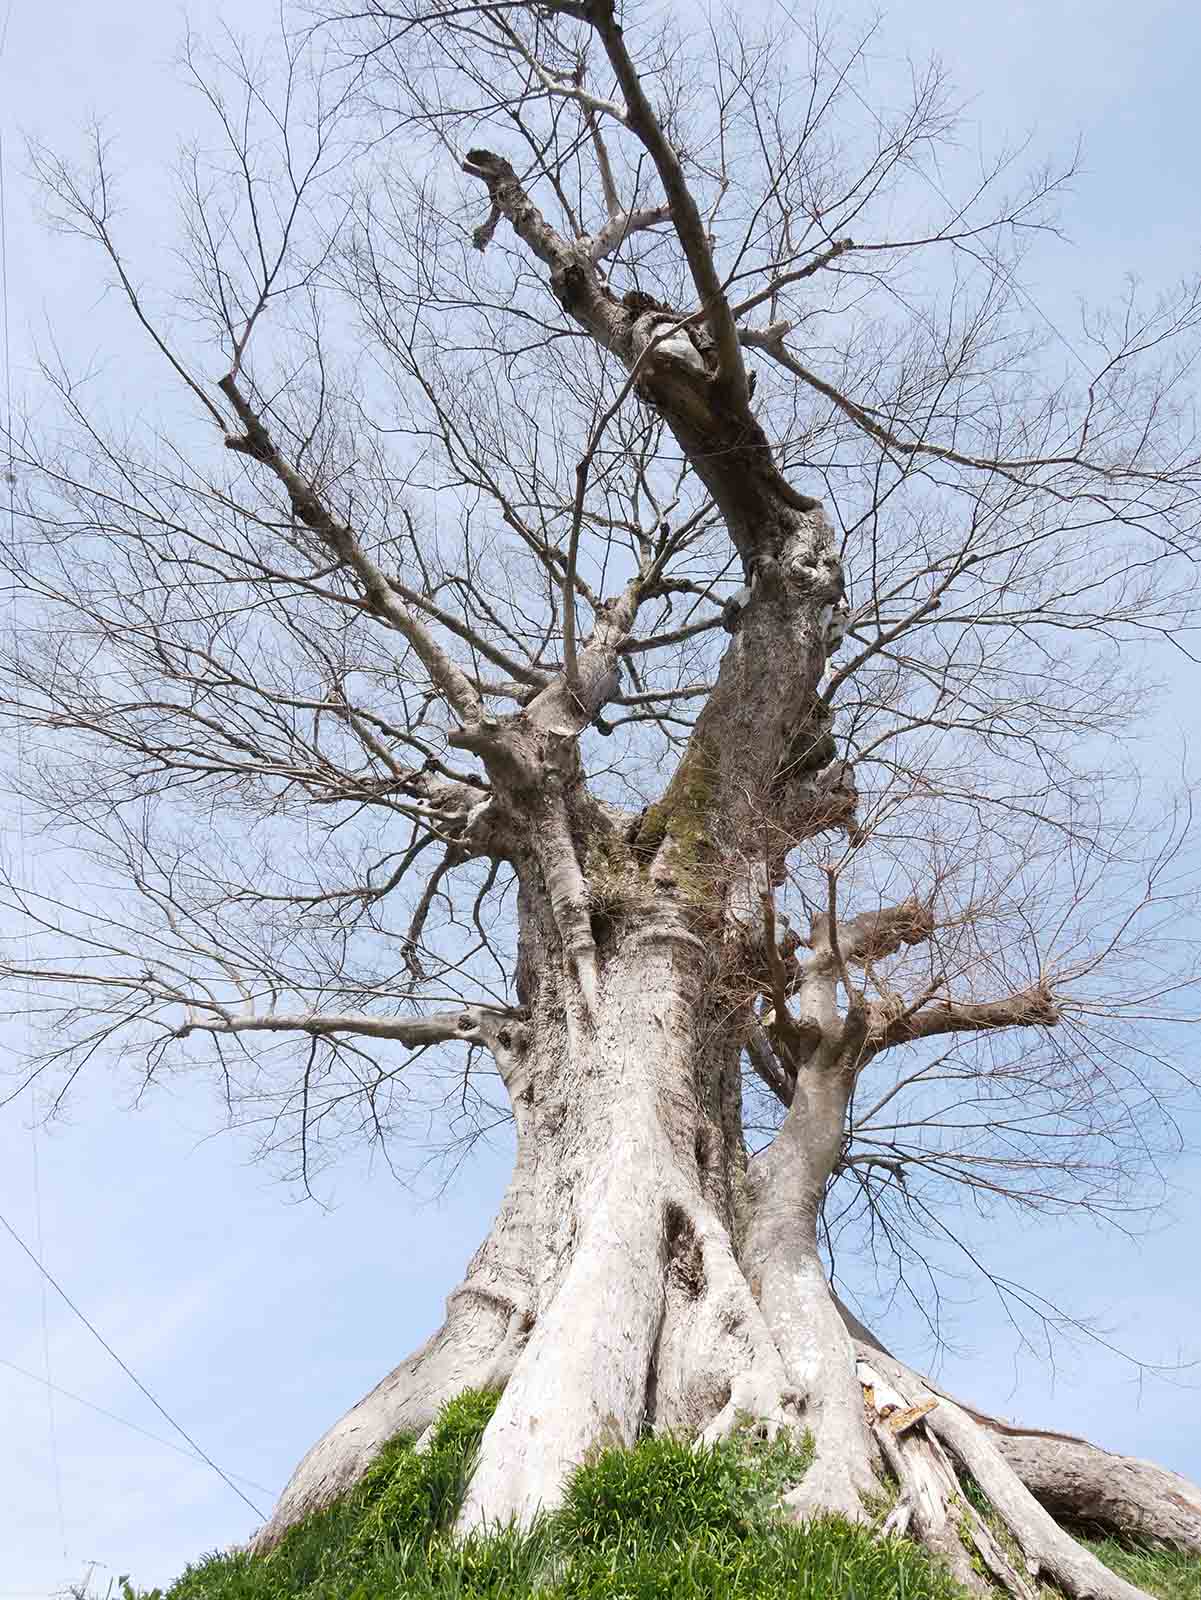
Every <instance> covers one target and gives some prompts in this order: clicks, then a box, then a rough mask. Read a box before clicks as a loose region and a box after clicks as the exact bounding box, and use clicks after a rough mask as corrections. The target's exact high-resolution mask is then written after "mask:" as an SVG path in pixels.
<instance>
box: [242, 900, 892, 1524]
mask: <svg viewBox="0 0 1201 1600" xmlns="http://www.w3.org/2000/svg"><path fill="white" fill-rule="evenodd" d="M602 954H603V958H604V959H603V962H602V977H601V982H600V989H599V996H598V1003H597V1006H596V1010H595V1014H594V1016H593V1017H592V1018H591V1020H589V1019H587V1018H585V1017H584V1015H583V1011H582V1007H578V1008H577V1007H576V1006H574V1005H573V1004H572V1003H570V1001H569V1002H568V1003H567V1004H566V1005H565V1006H564V1005H563V1004H562V1002H561V1001H560V1000H559V995H558V990H557V988H556V987H555V986H553V985H550V986H548V988H547V989H545V990H543V989H540V988H539V987H538V983H539V982H543V983H544V982H545V978H546V976H547V974H546V973H545V972H543V974H541V975H540V976H539V980H537V981H535V982H534V988H533V992H532V994H531V998H532V1001H533V1010H534V1014H535V1018H538V1019H540V1020H541V1021H542V1022H543V1023H544V1024H545V1021H546V1009H547V1006H548V1005H550V1004H555V1005H558V1006H559V1007H560V1009H559V1011H558V1026H557V1028H556V1029H555V1030H553V1031H554V1034H555V1047H554V1048H549V1049H548V1048H546V1045H545V1039H546V1036H547V1032H548V1030H547V1028H546V1027H545V1026H541V1027H535V1024H534V1022H533V1021H532V1022H531V1024H530V1025H529V1027H528V1028H527V1030H526V1032H527V1033H528V1035H529V1038H528V1042H527V1041H525V1040H518V1041H516V1045H515V1049H514V1058H515V1059H514V1063H511V1064H510V1067H509V1070H508V1071H507V1073H506V1077H507V1081H508V1084H509V1087H510V1091H511V1092H512V1093H513V1095H514V1105H515V1109H516V1110H517V1112H518V1158H517V1166H516V1169H515V1172H514V1176H513V1180H512V1182H511V1184H510V1186H509V1189H508V1192H507V1193H506V1196H505V1199H504V1203H503V1205H502V1207H501V1211H500V1214H499V1215H498V1217H497V1220H496V1223H495V1224H494V1226H493V1230H492V1232H491V1234H490V1236H489V1238H488V1240H487V1241H486V1242H485V1244H484V1245H483V1246H482V1247H481V1249H480V1250H479V1251H478V1252H477V1254H476V1256H475V1257H474V1258H473V1261H472V1263H471V1266H470V1267H469V1269H468V1273H467V1276H466V1278H465V1279H464V1282H463V1284H462V1285H461V1287H460V1288H459V1289H458V1290H456V1291H455V1293H454V1294H453V1295H452V1296H451V1297H450V1300H449V1302H448V1306H447V1317H446V1321H445V1323H444V1324H443V1326H442V1328H441V1329H440V1330H439V1331H438V1332H437V1333H436V1334H435V1335H434V1336H433V1338H432V1339H431V1340H429V1341H428V1342H427V1343H426V1344H425V1345H423V1346H422V1348H421V1349H420V1350H419V1351H417V1352H416V1353H415V1354H414V1355H413V1356H411V1357H410V1358H409V1359H408V1360H407V1361H405V1362H403V1363H402V1364H401V1366H399V1367H398V1368H397V1369H396V1370H395V1372H393V1373H392V1374H390V1375H389V1377H387V1378H386V1379H385V1380H384V1381H383V1382H382V1383H381V1384H379V1385H378V1386H377V1387H376V1388H375V1389H374V1390H373V1391H372V1392H371V1393H370V1394H369V1395H367V1396H366V1397H365V1398H364V1399H363V1400H362V1401H360V1402H359V1404H358V1405H357V1406H355V1407H354V1408H353V1409H352V1410H351V1411H350V1412H349V1413H347V1415H346V1416H345V1417H343V1418H342V1420H341V1421H340V1422H338V1423H337V1424H336V1425H335V1426H334V1428H332V1429H331V1430H330V1432H329V1433H328V1434H327V1435H326V1436H325V1437H324V1438H323V1439H322V1440H321V1441H320V1442H319V1443H318V1444H317V1445H315V1446H314V1448H313V1449H312V1450H311V1451H310V1452H309V1453H308V1455H307V1456H306V1457H305V1459H304V1460H303V1461H302V1462H301V1464H300V1466H299V1467H298V1468H297V1470H296V1472H295V1474H294V1475H293V1478H292V1480H291V1482H290V1483H289V1484H288V1486H287V1488H286V1489H285V1491H284V1494H283V1496H282V1497H281V1499H280V1503H279V1505H278V1507H277V1508H276V1511H275V1514H274V1515H273V1517H272V1519H271V1522H270V1523H269V1524H268V1525H267V1527H266V1528H265V1529H264V1530H263V1532H262V1533H261V1534H260V1535H259V1537H258V1540H257V1544H258V1545H259V1547H260V1548H261V1547H264V1546H265V1545H268V1544H270V1543H271V1542H273V1541H274V1539H276V1538H277V1537H278V1536H279V1534H280V1533H281V1532H282V1531H283V1530H284V1529H285V1528H286V1527H287V1526H288V1525H290V1523H292V1522H293V1521H295V1520H296V1519H297V1518H298V1517H300V1516H302V1515H304V1514H305V1513H306V1512H307V1511H309V1510H311V1509H313V1508H314V1507H315V1506H317V1505H320V1504H322V1503H324V1502H326V1501H328V1500H329V1499H330V1498H332V1497H333V1496H334V1495H336V1494H338V1493H339V1492H341V1491H343V1490H344V1489H345V1488H346V1487H348V1486H349V1485H350V1484H351V1483H352V1482H353V1481H354V1480H355V1479H356V1478H357V1477H358V1476H359V1475H360V1474H361V1473H362V1472H363V1471H364V1470H365V1468H366V1467H367V1465H368V1464H369V1463H370V1460H371V1458H372V1457H373V1456H374V1454H375V1453H377V1451H378V1450H379V1448H380V1446H381V1445H382V1444H383V1442H384V1441H385V1439H387V1438H388V1437H390V1436H391V1435H392V1434H394V1433H396V1432H398V1431H401V1430H405V1431H408V1432H417V1433H419V1432H420V1431H421V1430H422V1429H423V1428H424V1427H425V1426H426V1425H427V1424H428V1422H429V1421H430V1419H431V1417H432V1415H433V1413H434V1412H435V1410H436V1409H437V1407H438V1405H439V1404H440V1403H441V1402H442V1401H443V1400H444V1399H445V1398H447V1396H448V1395H449V1394H451V1393H454V1392H457V1391H458V1390H461V1389H463V1388H465V1387H468V1386H471V1385H479V1384H483V1383H488V1382H498V1381H499V1382H503V1383H504V1384H505V1391H504V1395H503V1397H502V1400H501V1403H500V1405H499V1406H498V1408H497V1412H496V1415H495V1417H494V1419H493V1421H492V1423H491V1425H490V1426H489V1428H488V1430H487V1432H486V1434H485V1436H484V1440H483V1444H482V1447H481V1452H480V1457H479V1462H478V1465H477V1469H476V1472H475V1475H474V1478H473V1480H472V1483H471V1486H470V1489H469V1492H468V1496H467V1500H466V1502H465V1504H464V1507H463V1512H462V1525H463V1526H464V1527H468V1526H473V1525H477V1524H481V1523H491V1522H494V1521H497V1520H499V1521H507V1520H509V1519H510V1518H514V1517H515V1518H517V1519H518V1520H521V1521H528V1520H529V1519H530V1518H531V1517H532V1516H533V1515H534V1513H535V1512H536V1511H537V1509H538V1508H539V1507H548V1506H552V1505H554V1503H555V1502H556V1500H557V1498H558V1496H559V1494H560V1492H561V1488H562V1484H563V1481H564V1479H565V1477H566V1475H567V1473H568V1472H569V1471H570V1469H571V1468H572V1467H573V1466H574V1465H575V1464H576V1463H578V1462H579V1461H581V1460H582V1459H583V1458H584V1457H585V1455H586V1454H587V1453H588V1451H589V1450H590V1449H592V1448H593V1447H595V1446H597V1445H601V1444H605V1443H621V1444H627V1445H628V1444H632V1443H633V1442H634V1441H635V1440H636V1438H637V1437H638V1436H639V1433H640V1432H641V1431H642V1430H644V1429H646V1428H670V1429H673V1430H680V1431H683V1430H687V1431H688V1432H690V1433H693V1434H702V1433H703V1434H705V1435H706V1436H708V1437H710V1438H716V1437H719V1436H721V1435H723V1434H725V1433H728V1432H730V1431H732V1430H733V1429H734V1428H735V1427H736V1426H737V1425H738V1424H739V1423H740V1422H741V1421H743V1420H745V1419H748V1418H749V1419H751V1420H752V1421H753V1422H755V1423H757V1424H760V1425H763V1426H766V1427H769V1428H777V1427H780V1426H792V1427H797V1426H801V1425H804V1426H814V1427H815V1431H818V1432H819V1433H820V1434H821V1436H822V1437H823V1438H825V1437H827V1436H828V1437H829V1439H830V1441H831V1449H830V1451H829V1455H830V1459H831V1460H834V1459H836V1458H837V1450H836V1449H835V1440H836V1439H837V1441H838V1442H839V1445H838V1447H839V1448H841V1447H842V1445H843V1444H845V1443H846V1441H847V1440H852V1441H853V1443H854V1449H855V1452H856V1457H857V1461H858V1466H857V1469H855V1470H854V1471H853V1473H852V1474H851V1475H850V1476H848V1475H847V1474H846V1473H843V1474H841V1475H840V1476H839V1485H838V1496H837V1504H838V1506H839V1508H840V1509H844V1510H848V1511H851V1512H852V1513H854V1512H856V1511H857V1510H858V1506H857V1504H851V1503H850V1502H848V1501H847V1498H846V1493H845V1487H846V1483H847V1482H850V1481H853V1482H854V1483H855V1484H856V1485H857V1486H859V1487H862V1488H864V1489H866V1488H870V1487H871V1486H872V1484H873V1482H874V1480H873V1478H872V1476H871V1470H870V1457H871V1446H870V1441H869V1440H868V1438H867V1435H866V1430H865V1429H864V1427H863V1423H862V1404H861V1402H860V1401H859V1400H858V1389H857V1385H856V1383H855V1377H854V1356H853V1351H852V1347H851V1344H850V1341H849V1339H848V1338H847V1337H846V1335H845V1332H843V1330H842V1325H841V1322H840V1321H839V1320H838V1315H837V1311H836V1310H835V1307H834V1304H833V1301H832V1300H831V1298H830V1294H829V1290H828V1288H827V1285H826V1281H825V1277H824V1274H823V1273H822V1272H821V1269H820V1263H819V1262H818V1260H817V1256H816V1247H815V1241H814V1240H813V1239H812V1237H811V1238H810V1241H809V1246H807V1248H806V1250H805V1251H804V1252H802V1253H801V1255H800V1256H798V1257H795V1258H794V1256H793V1254H792V1252H791V1250H790V1247H789V1245H788V1241H787V1239H786V1237H785V1235H784V1234H783V1233H780V1234H779V1235H778V1237H774V1238H772V1239H768V1238H767V1237H766V1236H765V1235H764V1234H763V1231H762V1230H761V1229H760V1230H759V1233H758V1235H757V1237H758V1238H759V1239H760V1244H759V1246H758V1247H757V1248H758V1252H759V1253H758V1258H757V1261H758V1266H757V1271H758V1276H757V1277H755V1276H748V1273H747V1271H746V1268H745V1263H744V1260H743V1259H742V1255H741V1253H740V1250H739V1244H738V1233H739V1223H738V1220H737V1218H738V1213H739V1211H740V1208H741V1209H743V1210H745V1207H746V1205H747V1204H748V1198H747V1196H748V1190H749V1194H750V1203H752V1204H753V1198H754V1185H750V1186H748V1185H747V1184H746V1183H745V1182H744V1180H743V1177H742V1174H741V1172H740V1170H739V1167H740V1163H739V1161H738V1160H737V1159H736V1158H735V1156H734V1154H733V1152H734V1151H735V1150H736V1149H738V1150H740V1131H739V1129H738V1125H737V1119H736V1115H735V1113H734V1110H733V1109H732V1107H731V1105H730V1103H729V1102H730V1099H731V1096H732V1095H733V1094H734V1093H735V1085H736V1081H737V1080H736V1069H737V1054H736V1046H732V1045H731V1042H730V1039H731V1021H730V1017H729V1015H728V1011H729V1008H728V1006H727V1005H725V1004H724V1003H714V996H713V994H712V993H711V992H710V987H709V985H708V984H707V981H706V980H707V978H709V977H711V967H712V961H711V957H710V955H709V953H708V952H707V950H706V948H705V945H704V944H703V942H702V941H701V939H700V938H699V937H698V936H697V935H696V934H695V933H693V932H692V931H690V930H689V929H688V928H687V927H686V926H685V925H684V923H683V922H682V920H680V919H679V918H677V917H658V916H655V915H647V916H644V917H642V918H640V919H636V920H634V921H633V922H632V924H631V925H630V926H628V927H626V928H624V929H622V930H621V931H620V932H619V933H617V934H615V935H614V937H613V943H612V948H609V949H605V950H603V952H602ZM723 1012H725V1013H726V1014H725V1015H724V1016H723ZM577 1013H578V1014H577ZM517 1046H523V1047H524V1048H522V1049H518V1048H517ZM823 1181H824V1180H823ZM760 1187H762V1184H760ZM750 1226H751V1228H752V1230H753V1229H754V1222H753V1218H752V1219H751V1222H750ZM777 1255H780V1256H781V1259H780V1260H779V1261H777ZM765 1283H766V1284H767V1285H768V1288H767V1290H766V1291H765V1290H764V1284H765ZM760 1299H762V1300H763V1302H764V1303H763V1305H761V1304H760V1303H759V1302H760ZM832 1331H833V1332H834V1333H836V1334H839V1335H840V1343H839V1344H838V1345H837V1348H835V1349H833V1350H831V1349H830V1348H829V1343H830V1335H831V1332H832ZM852 1394H853V1395H854V1396H855V1402H856V1405H857V1406H858V1425H857V1428H856V1427H850V1426H848V1413H849V1407H848V1397H849V1396H851V1395H852ZM806 1400H808V1405H806V1404H805V1402H806ZM836 1419H839V1420H837V1422H836ZM834 1503H835V1502H834V1499H833V1498H832V1499H831V1504H834Z"/></svg>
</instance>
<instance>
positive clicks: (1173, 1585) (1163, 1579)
mask: <svg viewBox="0 0 1201 1600" xmlns="http://www.w3.org/2000/svg"><path fill="white" fill-rule="evenodd" d="M1080 1543H1081V1544H1083V1545H1086V1546H1087V1547H1088V1549H1090V1550H1091V1551H1092V1553H1093V1554H1094V1555H1095V1556H1096V1557H1097V1558H1098V1560H1100V1561H1104V1563H1105V1565H1106V1566H1107V1567H1109V1568H1110V1570H1111V1571H1113V1572H1116V1573H1117V1575H1118V1577H1119V1578H1125V1579H1126V1582H1127V1583H1133V1584H1134V1585H1135V1586H1136V1587H1137V1588H1139V1589H1145V1590H1146V1591H1147V1593H1148V1594H1153V1595H1157V1596H1158V1597H1159V1600H1201V1557H1198V1556H1186V1555H1183V1554H1182V1553H1181V1552H1180V1551H1178V1550H1155V1549H1150V1548H1148V1547H1147V1546H1139V1545H1126V1544H1120V1543H1119V1542H1118V1541H1117V1540H1116V1539H1090V1538H1088V1537H1084V1538H1081V1540H1080Z"/></svg>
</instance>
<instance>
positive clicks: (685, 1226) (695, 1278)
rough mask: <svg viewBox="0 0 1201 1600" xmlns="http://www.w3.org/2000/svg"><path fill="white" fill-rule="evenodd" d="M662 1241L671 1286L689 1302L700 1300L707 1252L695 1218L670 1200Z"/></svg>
mask: <svg viewBox="0 0 1201 1600" xmlns="http://www.w3.org/2000/svg"><path fill="white" fill-rule="evenodd" d="M663 1240H664V1244H665V1246H666V1249H667V1271H668V1276H669V1278H670V1280H671V1283H672V1285H673V1286H674V1287H676V1288H679V1289H681V1290H682V1291H683V1293H684V1294H686V1295H687V1296H688V1298H689V1299H690V1300H699V1299H700V1297H701V1295H702V1294H703V1293H704V1292H705V1263H704V1252H703V1251H702V1249H701V1244H700V1240H699V1239H698V1238H697V1236H696V1229H695V1228H694V1227H693V1224H692V1218H691V1217H690V1216H689V1215H688V1213H687V1212H686V1211H685V1210H684V1207H683V1206H682V1205H680V1204H679V1203H678V1202H677V1201H675V1200H669V1201H668V1202H667V1205H666V1206H665V1207H664V1211H663Z"/></svg>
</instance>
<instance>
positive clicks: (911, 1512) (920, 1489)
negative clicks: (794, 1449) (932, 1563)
mask: <svg viewBox="0 0 1201 1600" xmlns="http://www.w3.org/2000/svg"><path fill="white" fill-rule="evenodd" d="M859 1379H860V1382H861V1383H862V1385H863V1393H864V1402H865V1405H866V1407H867V1412H868V1417H869V1419H870V1421H871V1426H872V1433H873V1434H874V1436H875V1438H876V1442H877V1443H878V1445H879V1447H880V1453H881V1454H882V1455H883V1457H884V1459H885V1461H886V1462H887V1463H888V1466H889V1468H890V1469H891V1471H892V1474H893V1476H894V1477H895V1478H896V1480H897V1483H898V1484H899V1485H900V1490H901V1494H900V1499H899V1500H898V1501H897V1504H896V1506H895V1507H894V1508H893V1510H892V1512H890V1514H889V1516H888V1519H887V1520H886V1522H885V1524H884V1528H883V1531H884V1532H885V1533H896V1534H904V1533H906V1532H908V1531H909V1529H910V1528H911V1527H912V1531H913V1533H914V1534H915V1536H916V1537H917V1538H918V1539H919V1540H920V1541H921V1543H922V1544H924V1545H925V1546H926V1548H927V1549H928V1550H931V1551H933V1552H934V1553H936V1554H937V1555H939V1556H941V1557H942V1558H943V1560H944V1561H945V1562H946V1563H947V1565H948V1566H949V1567H950V1569H951V1571H952V1573H953V1574H954V1575H955V1577H956V1578H957V1579H958V1580H959V1582H960V1583H961V1584H962V1585H963V1586H964V1588H965V1589H967V1590H968V1591H969V1592H970V1593H972V1594H980V1595H986V1594H988V1593H989V1592H990V1589H989V1584H988V1582H987V1581H986V1579H985V1577H984V1572H982V1571H981V1570H980V1566H978V1564H977V1563H979V1564H980V1565H982V1567H983V1568H984V1570H985V1571H987V1572H988V1573H989V1574H990V1575H991V1576H992V1577H993V1578H994V1579H995V1580H996V1582H997V1583H999V1584H1000V1585H1001V1587H1002V1588H1003V1589H1004V1590H1005V1591H1006V1592H1007V1593H1008V1594H1010V1595H1012V1596H1014V1600H1035V1591H1034V1588H1033V1586H1032V1585H1031V1584H1030V1582H1029V1581H1028V1579H1027V1578H1026V1576H1025V1574H1023V1573H1021V1572H1019V1571H1018V1570H1017V1568H1016V1567H1015V1566H1014V1565H1013V1563H1012V1562H1011V1561H1010V1560H1009V1558H1008V1557H1007V1556H1006V1554H1005V1552H1004V1550H1002V1548H1001V1547H1000V1545H999V1544H998V1543H997V1541H996V1539H994V1537H993V1535H992V1533H991V1531H990V1530H989V1528H988V1525H987V1524H986V1523H985V1522H984V1521H983V1519H982V1518H981V1517H980V1516H979V1515H978V1514H977V1512H976V1511H975V1510H974V1508H973V1507H972V1506H970V1505H968V1503H967V1501H966V1500H965V1499H964V1498H963V1492H962V1490H961V1488H960V1485H959V1480H958V1478H957V1477H956V1475H955V1469H954V1467H953V1466H952V1465H951V1463H950V1461H949V1460H948V1459H947V1454H946V1452H945V1450H943V1448H942V1446H941V1445H940V1444H939V1442H938V1440H937V1439H936V1438H935V1437H934V1435H933V1434H932V1433H930V1431H929V1429H928V1428H927V1427H926V1426H924V1425H923V1424H924V1419H925V1417H926V1416H928V1415H929V1412H928V1411H925V1412H924V1411H923V1408H922V1407H920V1406H910V1405H909V1403H908V1401H907V1400H906V1399H905V1397H904V1396H902V1395H900V1394H899V1393H898V1392H897V1391H896V1390H895V1389H893V1388H892V1387H891V1386H890V1385H889V1384H888V1383H887V1381H886V1380H885V1379H883V1378H881V1377H880V1375H879V1374H878V1373H877V1372H876V1371H875V1370H874V1368H872V1367H869V1366H867V1365H866V1364H865V1363H862V1362H861V1363H860V1366H859ZM969 1542H970V1545H971V1549H969V1548H968V1545H969ZM972 1550H974V1551H975V1554H976V1558H977V1559H976V1560H973V1559H972Z"/></svg>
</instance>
